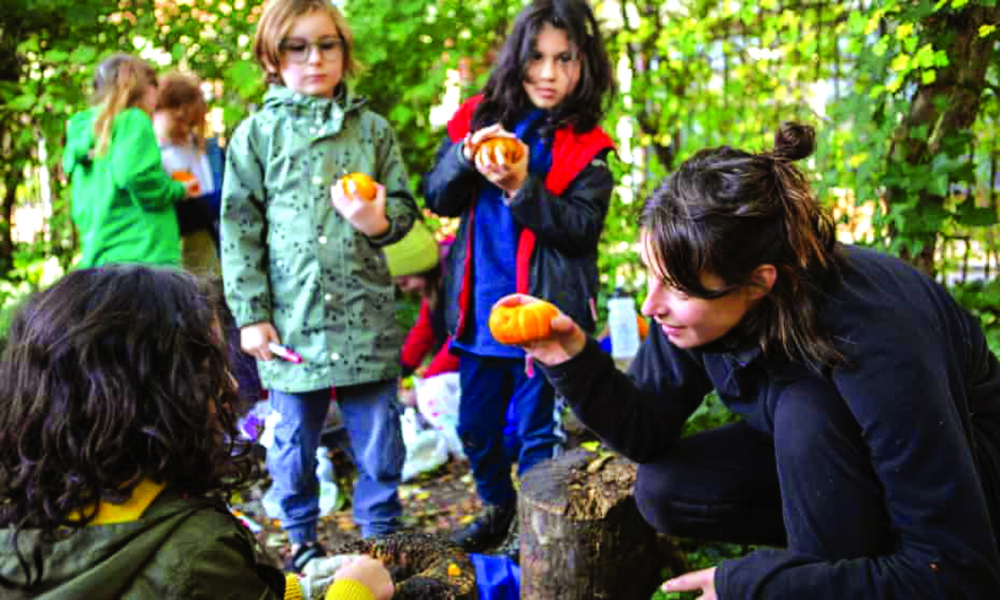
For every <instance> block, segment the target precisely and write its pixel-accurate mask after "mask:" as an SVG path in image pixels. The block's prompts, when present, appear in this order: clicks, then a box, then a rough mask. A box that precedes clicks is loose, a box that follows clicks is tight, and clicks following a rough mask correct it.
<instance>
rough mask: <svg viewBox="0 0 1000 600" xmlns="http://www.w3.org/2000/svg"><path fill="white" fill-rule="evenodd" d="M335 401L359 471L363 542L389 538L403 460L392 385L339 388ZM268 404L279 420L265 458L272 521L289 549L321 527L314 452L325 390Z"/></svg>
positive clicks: (277, 394) (284, 395)
mask: <svg viewBox="0 0 1000 600" xmlns="http://www.w3.org/2000/svg"><path fill="white" fill-rule="evenodd" d="M337 402H338V403H339V405H340V410H341V412H342V413H343V415H344V425H345V426H346V428H347V434H348V436H349V437H350V441H351V454H352V458H353V459H354V464H355V465H356V466H357V468H358V478H357V481H356V482H355V484H354V521H355V522H356V523H357V524H358V526H359V527H361V534H362V535H363V536H364V537H371V536H374V535H382V534H387V533H392V532H393V531H395V530H396V529H397V527H398V518H399V516H400V514H402V506H401V505H400V503H399V495H398V494H397V488H398V487H399V482H400V474H401V473H402V470H403V461H404V459H405V458H406V448H405V447H404V446H403V438H402V434H401V431H400V423H399V408H398V403H397V400H396V380H395V379H390V380H386V381H378V382H374V383H367V384H361V385H351V386H344V387H338V388H337ZM271 404H272V406H273V407H274V408H275V410H277V411H278V412H279V413H280V414H281V421H279V422H278V424H277V426H276V427H275V429H274V443H273V444H272V445H271V447H270V448H269V449H268V451H267V468H268V471H269V472H270V474H271V479H272V481H273V493H274V494H275V498H276V500H277V501H278V503H279V505H280V508H281V514H280V515H279V517H278V518H279V520H280V521H281V526H282V528H283V529H284V530H285V531H286V532H287V533H288V538H289V540H290V541H291V542H292V543H302V542H307V541H311V540H314V539H316V526H317V523H318V522H319V495H318V491H319V484H318V482H317V480H316V448H317V447H318V446H319V438H320V434H321V433H322V428H323V422H324V421H325V419H326V413H327V410H328V409H329V407H330V390H329V388H325V389H322V390H316V391H312V392H301V393H290V392H282V391H279V390H272V391H271Z"/></svg>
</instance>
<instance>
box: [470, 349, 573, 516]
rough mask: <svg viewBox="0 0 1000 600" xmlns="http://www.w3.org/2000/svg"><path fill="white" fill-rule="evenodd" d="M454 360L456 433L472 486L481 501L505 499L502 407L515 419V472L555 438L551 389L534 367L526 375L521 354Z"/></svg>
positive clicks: (509, 489) (546, 452)
mask: <svg viewBox="0 0 1000 600" xmlns="http://www.w3.org/2000/svg"><path fill="white" fill-rule="evenodd" d="M458 364H459V366H458V374H459V381H460V382H461V386H462V401H461V403H460V404H459V408H458V434H459V436H460V437H461V439H462V445H463V447H464V449H465V454H466V456H468V457H469V464H470V466H471V467H472V476H473V478H474V479H475V481H476V489H477V490H478V492H479V497H480V498H482V500H483V502H485V503H487V504H499V505H503V504H508V503H510V502H512V501H514V498H515V493H514V484H513V482H512V481H511V477H510V467H511V462H510V460H509V459H508V458H507V455H506V453H505V443H504V427H505V425H506V417H507V414H508V407H511V405H512V409H513V413H514V416H515V421H516V428H517V430H516V437H517V442H519V446H516V447H517V448H518V455H517V473H518V476H521V475H522V474H524V473H526V472H527V471H528V470H529V469H531V467H533V466H535V465H536V464H538V463H539V462H541V461H543V460H545V459H547V458H552V456H553V453H554V452H555V449H556V446H557V444H558V443H559V438H558V437H557V436H556V434H555V419H554V417H553V410H554V409H555V390H554V389H553V387H552V385H551V384H549V381H548V380H547V379H546V378H545V376H544V375H542V374H541V373H540V372H538V373H536V374H535V376H534V377H528V376H527V375H526V374H525V372H524V361H523V360H521V359H511V358H494V357H488V356H478V355H475V354H469V353H466V352H463V353H462V354H461V355H460V356H459V363H458Z"/></svg>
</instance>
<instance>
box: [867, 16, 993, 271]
mask: <svg viewBox="0 0 1000 600" xmlns="http://www.w3.org/2000/svg"><path fill="white" fill-rule="evenodd" d="M997 20H1000V7H998V6H993V7H987V6H977V5H976V4H975V3H971V4H969V5H968V6H967V7H966V8H965V9H963V10H961V11H959V12H954V13H950V14H941V13H935V14H934V15H933V16H932V17H929V18H928V19H927V20H926V21H925V23H924V24H925V25H926V27H927V31H928V35H927V39H931V40H934V41H935V47H936V48H939V49H942V50H944V51H945V52H946V53H947V55H948V66H946V67H943V68H940V69H938V70H937V72H936V76H937V77H936V80H935V81H934V82H933V83H929V84H921V85H920V86H919V87H918V88H917V91H916V94H915V95H914V98H913V103H912V104H911V106H910V112H909V114H908V115H907V117H906V120H905V121H904V122H903V124H902V125H901V126H900V128H899V130H897V132H896V135H895V138H894V141H893V149H892V151H891V152H890V153H889V170H890V171H892V170H893V168H894V163H896V164H898V163H905V164H906V165H909V166H911V167H915V166H922V167H926V168H928V169H930V168H931V164H932V162H933V160H934V157H935V156H937V155H938V154H940V153H941V152H942V151H943V149H942V142H943V141H944V140H945V139H946V138H947V137H949V136H952V135H955V134H959V133H961V132H963V131H966V130H968V129H969V128H970V127H972V125H973V123H975V121H976V115H977V114H978V113H979V104H980V101H981V99H982V95H983V89H984V86H985V82H986V70H987V68H988V67H989V65H990V64H991V61H992V60H993V59H994V56H995V54H996V53H995V51H994V44H995V42H994V41H993V39H992V38H991V37H980V35H979V28H980V27H981V26H983V25H987V24H990V23H996V22H997ZM939 40H940V41H943V43H938V41H939ZM921 126H923V127H926V131H928V132H929V133H928V135H926V136H916V137H914V136H911V132H912V131H913V130H914V129H915V128H917V127H921ZM911 193H912V192H911ZM908 195H909V194H908V192H907V190H905V189H903V188H900V187H890V188H889V189H888V190H887V197H886V201H887V203H888V204H889V205H890V206H891V205H892V204H893V203H906V202H907V201H908V200H910V201H912V198H908V197H907V196H908ZM944 200H945V198H944V196H942V195H938V194H933V193H931V192H929V191H927V190H922V191H920V192H919V193H918V194H917V198H916V206H917V211H918V214H919V212H922V211H925V210H926V211H930V210H935V209H937V208H939V207H941V206H943V204H944ZM902 233H903V234H904V235H905V236H906V237H907V238H908V239H909V240H910V244H909V246H908V247H904V248H903V249H902V252H901V256H902V257H903V258H904V259H905V260H907V261H909V262H910V263H911V264H913V265H914V266H916V267H917V268H919V269H921V270H922V271H924V272H926V273H928V274H930V275H932V276H933V275H934V250H935V246H936V243H937V232H936V231H933V230H918V231H914V232H909V231H904V232H902ZM918 246H919V249H917V247H918Z"/></svg>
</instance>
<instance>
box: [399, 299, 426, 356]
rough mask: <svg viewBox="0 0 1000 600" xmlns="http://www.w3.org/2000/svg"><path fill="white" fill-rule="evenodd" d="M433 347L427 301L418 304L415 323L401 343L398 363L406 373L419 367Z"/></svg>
mask: <svg viewBox="0 0 1000 600" xmlns="http://www.w3.org/2000/svg"><path fill="white" fill-rule="evenodd" d="M433 346H434V330H433V329H432V328H431V307H430V305H429V304H427V300H423V301H421V302H420V315H419V316H418V317H417V322H416V323H414V324H413V327H412V328H410V332H409V333H407V334H406V340H405V341H404V342H403V350H402V352H400V356H399V362H400V364H401V365H402V366H403V369H405V370H406V371H408V372H412V371H413V370H414V369H416V368H417V367H419V366H420V363H421V362H422V361H423V360H424V357H425V356H427V355H428V354H429V353H430V351H431V348H432V347H433Z"/></svg>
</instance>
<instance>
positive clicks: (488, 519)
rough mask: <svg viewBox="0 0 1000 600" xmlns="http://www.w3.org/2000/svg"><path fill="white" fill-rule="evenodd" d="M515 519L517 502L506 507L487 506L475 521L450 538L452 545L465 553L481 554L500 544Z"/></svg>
mask: <svg viewBox="0 0 1000 600" xmlns="http://www.w3.org/2000/svg"><path fill="white" fill-rule="evenodd" d="M516 517H517V502H516V501H514V502H510V503H509V504H506V505H502V506H501V505H497V504H487V505H486V506H484V507H483V510H482V511H481V512H480V513H479V516H477V517H476V520H475V521H473V522H471V523H469V524H468V525H466V526H465V527H463V528H462V529H460V530H458V531H457V532H455V533H454V534H452V536H451V541H452V543H455V544H457V545H459V546H461V547H462V548H463V549H464V550H465V551H466V552H482V551H484V550H487V549H489V548H493V547H495V546H497V545H499V544H500V542H502V541H503V540H504V538H505V537H506V536H507V533H508V532H509V531H510V524H511V522H513V521H514V519H515V518H516Z"/></svg>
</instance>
